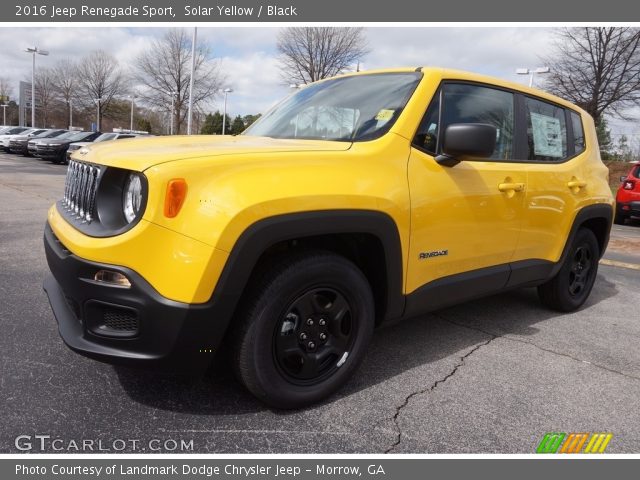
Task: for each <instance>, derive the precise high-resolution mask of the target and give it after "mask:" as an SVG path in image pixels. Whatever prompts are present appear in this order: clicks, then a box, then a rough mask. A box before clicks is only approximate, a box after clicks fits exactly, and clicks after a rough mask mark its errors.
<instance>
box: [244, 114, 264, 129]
mask: <svg viewBox="0 0 640 480" xmlns="http://www.w3.org/2000/svg"><path fill="white" fill-rule="evenodd" d="M261 116H262V114H261V113H258V114H256V115H245V116H244V117H242V121H243V122H244V128H245V129H247V128H249V127H250V126H251V124H252V123H253V122H255V121H256V120H258V119H259V118H260V117H261Z"/></svg>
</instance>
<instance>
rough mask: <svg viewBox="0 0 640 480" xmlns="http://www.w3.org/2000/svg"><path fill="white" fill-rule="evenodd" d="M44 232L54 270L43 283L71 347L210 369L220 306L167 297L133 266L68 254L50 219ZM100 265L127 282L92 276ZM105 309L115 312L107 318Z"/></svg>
mask: <svg viewBox="0 0 640 480" xmlns="http://www.w3.org/2000/svg"><path fill="white" fill-rule="evenodd" d="M44 238H45V242H44V243H45V252H46V256H47V262H48V264H49V268H50V270H51V272H52V275H50V276H48V277H47V278H46V279H45V281H44V285H43V287H44V290H45V291H46V293H47V295H48V297H49V303H50V304H51V308H52V310H53V313H54V315H55V318H56V321H57V322H58V331H59V332H60V336H61V337H62V340H63V341H64V343H65V344H66V345H67V346H68V347H69V348H71V349H72V350H74V351H76V352H78V353H80V354H82V355H85V356H87V357H90V358H94V359H97V360H100V361H103V362H106V363H114V364H125V365H130V366H141V367H150V368H161V369H163V370H168V371H173V372H180V373H190V374H194V375H198V374H202V373H204V372H205V371H206V370H207V368H208V367H209V366H210V364H211V362H212V360H213V357H214V354H215V352H217V350H218V346H219V345H220V342H221V340H222V338H223V337H224V333H225V330H226V327H227V324H228V312H226V310H225V309H221V308H220V307H217V306H216V305H218V303H214V302H209V303H206V304H197V305H190V304H186V303H180V302H175V301H173V300H169V299H167V298H165V297H163V296H162V295H160V294H159V293H158V292H157V291H156V290H155V289H154V288H153V287H151V285H150V284H149V283H148V282H147V281H146V280H144V279H143V278H142V277H141V276H140V275H139V274H137V273H136V272H134V271H133V270H131V269H128V268H124V267H119V266H114V265H105V264H100V263H95V262H90V261H87V260H84V259H81V258H79V257H77V256H75V255H73V254H72V253H71V252H69V250H67V249H65V248H64V246H63V245H62V244H61V243H60V242H59V241H58V239H57V238H56V237H55V235H54V234H53V231H52V230H51V227H50V226H49V225H48V224H47V225H46V228H45V235H44ZM101 269H109V270H113V271H117V272H120V273H122V274H123V275H125V276H126V277H127V278H128V279H129V280H130V281H131V284H132V286H131V288H118V287H113V286H108V285H103V284H102V285H101V284H99V283H96V282H94V281H92V279H93V277H94V275H95V272H97V271H98V270H101ZM96 305H99V306H100V308H96ZM105 311H107V312H113V311H115V312H116V314H111V317H108V316H107V315H106V314H104V312H105ZM117 312H121V313H122V312H125V313H126V312H128V315H129V317H128V320H127V317H126V315H125V316H124V317H122V318H120V317H117V315H118V313H117ZM218 312H219V313H220V318H217V315H216V314H217V313H218ZM225 312H226V313H225ZM114 315H115V317H114ZM105 318H107V320H108V319H109V318H111V320H112V322H111V323H108V322H107V323H106V327H104V325H105V322H104V320H105ZM114 318H115V320H114ZM133 319H135V321H134V320H133ZM101 327H103V328H101ZM110 328H111V329H110ZM119 328H121V329H122V330H117V329H119ZM123 332H124V334H123Z"/></svg>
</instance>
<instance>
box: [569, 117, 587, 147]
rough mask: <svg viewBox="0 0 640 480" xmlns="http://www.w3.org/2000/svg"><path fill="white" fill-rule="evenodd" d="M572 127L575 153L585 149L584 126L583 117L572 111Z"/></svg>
mask: <svg viewBox="0 0 640 480" xmlns="http://www.w3.org/2000/svg"><path fill="white" fill-rule="evenodd" d="M571 127H572V128H573V147H574V153H576V154H577V153H580V152H582V151H583V150H584V145H585V143H584V128H582V118H580V115H578V114H577V113H575V112H571Z"/></svg>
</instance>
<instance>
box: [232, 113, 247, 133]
mask: <svg viewBox="0 0 640 480" xmlns="http://www.w3.org/2000/svg"><path fill="white" fill-rule="evenodd" d="M245 128H247V127H245V125H244V121H243V120H242V117H241V116H240V115H238V116H237V117H236V118H234V119H233V123H232V124H231V125H229V133H230V134H231V135H239V134H241V133H242V132H244V129H245Z"/></svg>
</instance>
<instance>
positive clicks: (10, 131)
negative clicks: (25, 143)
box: [2, 127, 29, 135]
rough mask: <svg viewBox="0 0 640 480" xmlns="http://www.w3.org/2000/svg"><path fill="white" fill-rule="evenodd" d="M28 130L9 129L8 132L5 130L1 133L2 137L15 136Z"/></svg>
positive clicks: (20, 128) (19, 128) (22, 128)
mask: <svg viewBox="0 0 640 480" xmlns="http://www.w3.org/2000/svg"><path fill="white" fill-rule="evenodd" d="M27 130H29V129H28V128H24V127H14V128H10V129H9V130H6V131H4V132H2V134H3V135H17V134H18V133H22V132H25V131H27Z"/></svg>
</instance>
